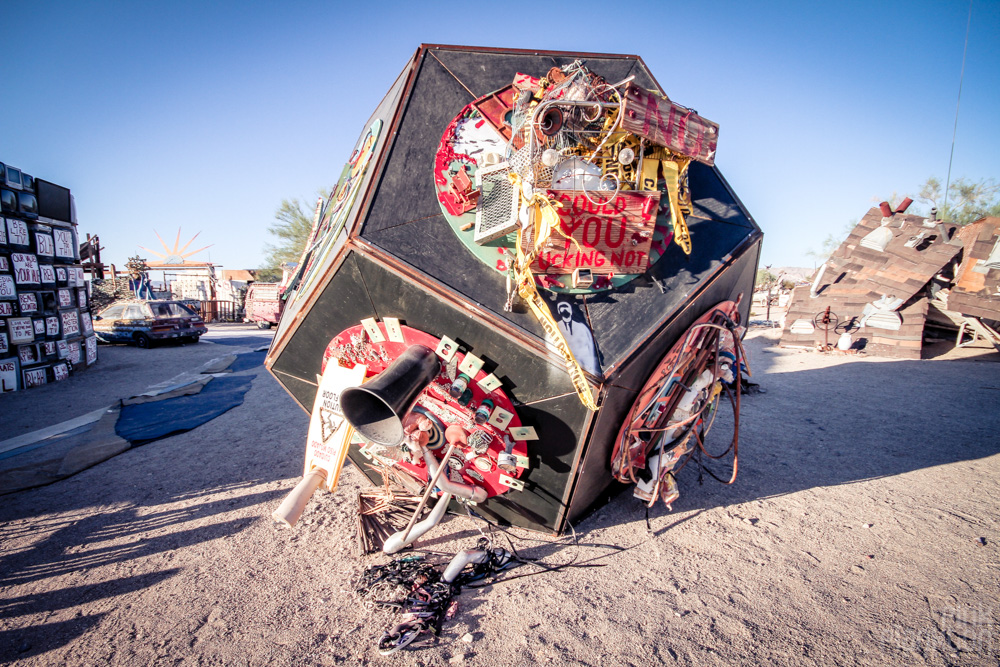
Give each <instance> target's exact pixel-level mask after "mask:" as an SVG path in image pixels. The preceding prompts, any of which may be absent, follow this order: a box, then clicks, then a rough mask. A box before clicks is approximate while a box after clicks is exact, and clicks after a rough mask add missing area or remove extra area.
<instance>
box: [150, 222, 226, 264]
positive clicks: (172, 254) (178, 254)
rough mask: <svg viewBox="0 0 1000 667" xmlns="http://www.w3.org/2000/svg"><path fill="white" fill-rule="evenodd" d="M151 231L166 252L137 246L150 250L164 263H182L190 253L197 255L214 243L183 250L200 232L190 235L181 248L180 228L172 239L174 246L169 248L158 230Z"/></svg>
mask: <svg viewBox="0 0 1000 667" xmlns="http://www.w3.org/2000/svg"><path fill="white" fill-rule="evenodd" d="M153 233H154V234H156V238H158V239H160V244H161V245H162V246H163V249H164V250H165V251H166V254H161V253H158V252H156V251H155V250H150V249H149V248H143V247H142V246H139V247H140V248H142V249H143V250H145V251H146V252H151V253H153V254H154V255H156V256H157V257H159V258H160V259H161V260H163V263H164V264H183V263H184V260H186V259H187V258H188V257H191V256H192V255H197V254H198V253H199V252H201V251H202V250H207V249H208V248H211V247H212V246H213V245H215V244H214V243H213V244H209V245H207V246H205V247H204V248H198V249H197V250H192V251H190V252H184V251H185V250H187V249H188V247H189V246H190V245H191V244H192V243H194V240H195V239H196V238H198V235H199V234H201V232H198V233H197V234H195V235H194V236H192V237H191V240H190V241H188V242H187V243H185V244H184V247H183V248H181V247H179V246H180V244H181V230H180V228H178V229H177V238H176V240H175V241H174V247H173V248H171V247H170V246H168V245H167V243H166V241H164V240H163V237H161V236H160V234H159V232H157V231H156V230H155V229H154V230H153Z"/></svg>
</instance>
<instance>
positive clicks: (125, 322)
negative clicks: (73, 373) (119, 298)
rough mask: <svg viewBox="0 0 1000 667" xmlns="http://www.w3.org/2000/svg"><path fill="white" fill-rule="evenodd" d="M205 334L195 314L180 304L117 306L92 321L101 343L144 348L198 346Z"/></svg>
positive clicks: (163, 302) (159, 303) (203, 323)
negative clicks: (161, 344)
mask: <svg viewBox="0 0 1000 667" xmlns="http://www.w3.org/2000/svg"><path fill="white" fill-rule="evenodd" d="M206 331H208V329H207V328H206V327H205V321H204V320H202V319H201V317H200V316H199V315H198V313H196V312H194V311H193V310H192V309H191V308H189V307H188V306H186V305H184V304H183V303H180V302H179V301H129V302H124V303H116V304H113V305H111V306H108V307H107V308H105V309H104V310H102V311H101V312H100V313H99V314H98V315H97V317H95V318H94V333H95V334H97V339H98V340H100V341H101V342H104V343H135V344H136V346H138V347H143V348H146V347H151V346H152V345H153V343H154V342H158V341H164V340H175V341H178V342H184V343H197V342H198V338H199V336H201V335H202V334H203V333H205V332H206Z"/></svg>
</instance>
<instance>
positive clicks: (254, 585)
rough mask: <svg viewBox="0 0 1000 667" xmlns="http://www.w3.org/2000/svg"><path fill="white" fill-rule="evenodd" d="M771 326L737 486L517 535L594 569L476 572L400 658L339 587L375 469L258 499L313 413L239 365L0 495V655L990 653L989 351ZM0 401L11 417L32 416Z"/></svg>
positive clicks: (358, 565) (689, 476)
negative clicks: (302, 503) (193, 405)
mask: <svg viewBox="0 0 1000 667" xmlns="http://www.w3.org/2000/svg"><path fill="white" fill-rule="evenodd" d="M776 336H777V332H776V331H775V330H755V331H752V332H751V334H750V335H749V337H748V347H749V351H750V354H751V362H752V364H753V369H754V372H755V377H754V379H755V380H756V381H757V382H759V383H760V384H761V385H762V387H763V388H764V389H766V392H767V393H765V394H759V395H753V396H747V397H745V398H744V400H743V411H742V417H741V430H742V435H741V439H740V475H739V478H738V479H737V481H736V483H735V484H734V485H733V486H728V487H727V486H722V485H720V484H718V483H716V482H714V481H713V480H710V479H706V480H705V483H704V484H703V485H699V484H698V480H697V471H696V470H695V468H694V466H688V467H687V468H686V469H685V470H684V471H683V472H682V474H681V475H680V479H679V486H680V490H681V498H680V500H678V501H677V502H676V503H675V504H674V507H673V511H672V512H670V511H667V509H666V508H665V507H663V506H662V505H661V506H658V507H656V508H655V509H654V510H651V511H650V514H649V525H650V527H651V531H648V530H647V526H646V521H645V514H644V508H643V506H642V505H641V504H640V503H639V502H638V501H636V500H635V499H633V498H632V497H631V496H630V495H628V494H623V495H621V496H619V497H617V498H616V499H614V500H613V501H612V502H611V503H610V504H608V505H606V506H605V507H604V508H602V509H600V510H599V511H597V512H596V513H595V514H593V515H592V516H590V517H589V518H587V519H586V520H584V521H582V522H581V523H579V524H578V525H577V526H576V536H577V543H576V544H574V543H573V542H572V540H571V539H568V538H563V539H556V538H552V537H551V536H546V535H539V534H536V533H529V532H527V531H523V530H512V531H511V533H512V534H514V535H515V538H514V540H513V541H514V544H515V546H516V547H517V549H518V550H519V551H520V552H521V554H522V555H524V556H527V557H531V558H540V559H542V560H543V562H546V563H549V564H559V563H565V562H567V561H571V560H575V562H576V563H577V564H581V563H587V564H589V565H592V566H599V567H577V568H567V569H565V570H562V571H559V572H555V573H542V574H537V575H535V576H529V577H520V578H516V579H514V578H510V579H509V580H506V581H505V580H504V579H501V580H500V581H498V582H496V583H495V584H494V585H492V586H489V587H486V588H481V589H477V590H466V591H465V592H463V593H462V595H461V596H460V597H459V598H458V599H459V601H460V608H459V610H458V613H457V615H456V617H455V618H454V619H453V620H452V621H449V622H447V623H446V624H445V626H444V630H443V633H442V636H441V638H440V640H439V641H438V642H437V643H436V644H434V645H432V646H429V647H426V648H422V649H419V650H411V651H405V652H400V653H396V654H394V655H392V656H389V657H382V656H380V655H379V654H378V653H377V651H376V650H375V648H374V646H375V643H376V641H377V640H378V638H379V636H380V635H381V634H382V632H383V630H384V629H385V627H386V625H387V624H388V623H389V622H390V621H391V616H389V615H387V614H386V613H385V612H378V611H374V610H372V609H370V608H367V607H365V606H364V605H363V604H361V603H360V602H359V600H358V598H357V597H356V596H355V595H354V594H353V592H352V589H353V582H354V581H355V579H356V577H357V576H358V574H359V573H360V572H361V571H362V570H363V569H364V567H366V566H367V565H370V564H372V563H377V562H383V560H384V558H383V557H380V556H368V557H364V558H362V557H358V556H356V555H355V546H354V530H355V508H356V500H355V496H356V490H357V489H359V488H361V487H362V486H366V485H367V481H366V480H365V479H364V478H363V477H362V475H361V474H360V473H359V472H358V471H357V469H355V468H353V467H350V468H348V469H347V470H346V471H345V474H344V476H343V478H342V482H341V488H340V489H338V490H337V492H336V493H334V494H325V493H320V494H318V495H317V497H316V498H314V500H313V502H312V503H311V504H310V506H309V507H308V509H307V510H306V513H305V515H304V516H303V519H302V521H301V522H300V523H299V525H298V526H297V527H296V528H295V529H291V530H289V529H278V528H277V527H276V526H275V524H274V523H273V521H272V520H271V518H270V513H271V511H272V510H273V509H274V508H275V507H276V505H277V504H278V503H279V502H280V500H281V499H282V498H283V497H284V495H285V494H286V493H287V492H288V491H289V490H290V489H291V488H292V487H293V486H294V485H295V483H296V482H297V481H298V478H299V476H300V475H301V472H302V470H301V466H302V454H303V445H304V442H303V441H304V436H305V431H306V426H307V416H306V414H305V413H304V412H302V410H301V409H300V408H298V407H297V406H296V405H295V404H294V403H293V402H292V400H291V399H290V398H289V397H288V396H287V394H285V392H284V391H283V390H282V389H281V388H280V387H279V385H278V384H277V382H276V381H275V380H274V379H273V378H271V377H270V376H269V375H268V374H267V373H266V372H265V371H263V369H261V368H258V369H256V370H254V371H247V372H248V373H252V374H256V377H255V379H254V381H253V388H252V389H251V391H250V392H249V393H248V394H247V395H246V400H245V402H244V403H243V405H241V406H240V407H238V408H235V409H233V410H231V411H229V412H227V413H225V414H224V415H222V416H221V417H219V418H217V419H215V420H214V421H212V422H210V423H208V424H205V425H204V426H201V427H199V428H197V429H195V430H193V431H190V432H188V433H185V434H182V435H178V436H174V437H171V438H167V439H164V440H160V441H157V442H154V443H152V444H149V445H146V446H143V447H140V448H137V449H133V450H130V451H127V452H125V453H123V454H121V455H119V456H117V457H115V458H113V459H110V460H108V461H106V462H104V463H101V464H99V465H97V466H95V467H93V468H90V469H88V470H86V471H84V472H82V473H80V474H78V475H76V476H74V477H72V478H69V479H66V480H63V481H61V482H57V483H55V484H52V485H50V486H46V487H42V488H38V489H34V490H29V491H23V492H19V493H16V494H12V495H7V496H2V497H0V660H2V661H4V662H12V663H16V664H24V665H56V664H60V665H61V664H67V665H99V664H100V665H104V664H114V665H135V664H185V665H187V664H225V665H236V664H248V665H265V664H266V665H313V664H316V665H326V664H376V665H381V664H393V665H397V664H398V665H439V664H464V665H497V666H499V665H512V664H532V663H550V664H582V665H647V664H684V665H695V664H696V665H714V664H719V665H723V664H747V665H749V664H755V665H756V664H773V665H803V664H806V665H809V664H816V665H853V664H860V665H871V664H893V665H908V664H914V665H916V664H931V665H952V664H954V665H996V664H997V663H998V662H1000V556H998V554H1000V550H998V541H1000V530H998V528H1000V518H998V516H1000V515H998V512H997V509H998V500H997V499H998V498H1000V435H998V433H1000V364H997V363H992V362H991V361H994V362H995V360H996V358H997V357H998V356H1000V355H998V354H996V353H988V352H986V351H985V350H980V351H979V353H980V355H979V356H975V357H971V358H966V359H960V360H949V358H948V356H947V355H945V357H939V358H938V359H936V360H930V361H926V360H925V361H890V360H880V359H872V358H860V357H848V356H827V355H821V354H818V353H815V352H803V351H796V350H786V349H780V348H777V347H775V346H774V339H775V338H776ZM206 347H207V346H206ZM219 347H221V346H219ZM113 349H114V348H112V349H110V350H107V351H106V349H105V348H102V355H103V356H102V361H101V363H102V364H107V365H108V366H111V365H113V364H114V363H115V360H114V358H115V357H116V355H115V354H112V353H111V351H112V350H113ZM123 349H127V350H128V353H129V354H131V353H132V352H135V350H132V349H131V348H123ZM224 351H225V350H223V351H222V352H224ZM142 352H145V351H142ZM154 352H155V350H154ZM220 353H221V352H220ZM198 354H199V355H201V356H205V354H206V352H205V351H204V350H199V351H198ZM201 361H202V359H199V360H198V363H200V362H201ZM194 365H196V364H195V363H192V366H194ZM161 374H162V373H161ZM168 378H169V374H167V376H165V377H163V378H156V379H155V380H152V379H151V380H150V383H152V382H153V381H156V382H161V381H163V380H166V379H168ZM85 379H86V375H84V376H81V382H80V386H79V387H78V388H77V389H76V391H80V392H86V391H87V386H86V383H85V382H83V380H85ZM130 388H131V387H130ZM141 389H142V387H138V388H136V389H135V391H138V390H141ZM25 393H27V392H25ZM122 395H126V394H122ZM7 398H8V397H6V396H4V397H0V410H3V411H4V413H3V419H4V422H5V423H9V424H14V423H16V424H17V425H18V427H19V428H22V429H23V427H22V426H20V425H21V424H22V423H23V420H24V419H26V417H25V416H24V415H22V414H18V415H17V416H16V419H15V417H14V416H13V415H12V413H11V412H10V411H8V408H9V407H10V406H11V405H12V404H11V403H9V402H7V403H5V401H6V399H7ZM18 398H19V399H20V400H23V397H18ZM65 400H66V396H63V395H60V394H58V393H57V392H49V393H48V394H47V395H46V401H50V402H51V403H52V405H53V406H55V405H57V404H58V405H59V406H63V405H64V404H63V403H58V402H59V401H65ZM95 400H96V399H95ZM44 402H45V401H41V402H39V401H33V402H28V401H24V402H22V403H19V404H18V412H20V411H22V410H29V409H33V410H39V411H40V412H38V413H36V414H35V417H36V420H35V423H37V418H39V415H45V414H48V413H47V412H45V410H46V406H45V405H36V404H39V403H44ZM97 402H99V401H97ZM75 405H76V403H74V402H73V401H70V402H69V407H60V410H61V413H60V414H62V415H63V417H62V418H69V417H71V416H75V415H74V414H71V412H72V410H71V409H70V408H72V407H73V406H75ZM29 406H33V407H29ZM84 411H86V410H84V409H83V408H81V409H80V413H82V412H84ZM29 421H30V420H29ZM727 426H728V424H725V423H722V422H721V418H720V423H718V424H717V425H716V426H715V431H714V432H715V433H717V434H718V438H719V439H720V440H721V439H725V437H726V434H725V429H726V427H727ZM5 430H6V427H5ZM8 433H12V434H14V435H16V434H19V433H20V431H13V432H11V431H8ZM478 536H479V532H478V529H477V525H476V524H474V523H473V522H472V520H471V519H469V518H467V517H461V516H453V517H449V518H447V519H446V521H445V522H444V523H443V524H442V525H441V526H439V527H438V528H437V529H435V530H434V531H433V532H431V533H430V534H429V535H428V536H427V537H426V538H424V540H422V541H421V542H420V543H418V544H419V546H421V547H424V548H427V549H429V550H433V551H434V552H438V553H440V554H453V553H455V552H456V551H458V550H460V549H466V548H472V547H473V546H474V545H475V541H476V538H477V537H478ZM440 558H442V559H446V558H447V556H445V555H442V556H440ZM537 571H538V570H537V568H533V567H530V566H523V567H521V568H519V569H516V570H513V571H511V572H510V573H509V575H508V576H509V577H513V576H514V575H517V574H527V573H532V572H537ZM463 638H464V639H463ZM468 639H471V640H472V641H471V642H470V641H467V640H468Z"/></svg>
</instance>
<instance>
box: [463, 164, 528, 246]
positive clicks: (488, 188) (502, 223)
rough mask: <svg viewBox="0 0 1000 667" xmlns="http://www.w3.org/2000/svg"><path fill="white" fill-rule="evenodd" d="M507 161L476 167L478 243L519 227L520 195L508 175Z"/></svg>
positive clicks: (476, 240) (475, 237)
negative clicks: (478, 191) (479, 190)
mask: <svg viewBox="0 0 1000 667" xmlns="http://www.w3.org/2000/svg"><path fill="white" fill-rule="evenodd" d="M507 171H508V165H507V163H506V162H502V163H500V164H498V165H496V166H494V167H486V168H483V169H479V170H478V171H476V186H477V187H479V188H481V191H482V193H483V194H482V195H481V196H480V197H479V205H478V206H477V207H476V234H475V236H474V237H473V239H474V241H475V242H476V243H486V242H487V241H492V240H493V239H497V238H500V237H501V236H505V235H507V234H509V233H510V232H512V231H514V230H515V229H517V211H518V204H519V198H518V197H517V193H516V192H514V186H513V185H512V184H511V182H510V179H508V178H507Z"/></svg>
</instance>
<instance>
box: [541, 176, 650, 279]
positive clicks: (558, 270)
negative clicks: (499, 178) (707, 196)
mask: <svg viewBox="0 0 1000 667" xmlns="http://www.w3.org/2000/svg"><path fill="white" fill-rule="evenodd" d="M548 194H549V197H551V198H553V199H555V200H556V201H558V202H560V203H561V204H562V208H560V209H558V211H559V227H560V230H561V231H562V232H563V233H562V234H560V233H559V232H557V231H553V232H552V233H551V234H549V238H548V239H547V240H546V242H545V245H544V247H543V248H542V250H541V251H540V252H539V253H538V257H537V258H536V259H535V261H534V262H533V263H532V265H531V268H532V270H533V271H535V272H536V273H551V274H566V273H572V272H573V271H575V270H576V269H580V268H584V269H590V270H591V272H593V273H595V274H608V273H615V274H623V273H642V272H644V271H645V270H646V268H647V267H648V266H649V248H650V245H651V244H652V242H653V229H654V227H655V226H656V213H657V209H658V207H659V203H660V193H659V192H619V193H618V195H617V196H616V197H614V198H613V199H608V200H607V201H606V202H605V203H603V204H601V203H594V202H593V201H591V199H594V200H595V201H597V202H600V201H602V200H601V199H600V198H601V197H602V194H601V193H599V192H595V193H589V195H590V196H589V197H588V195H587V194H585V193H583V192H581V191H579V190H549V191H548ZM563 234H565V236H563ZM567 236H568V237H571V238H572V239H573V240H575V241H576V243H573V241H571V240H569V238H566V237H567Z"/></svg>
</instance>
